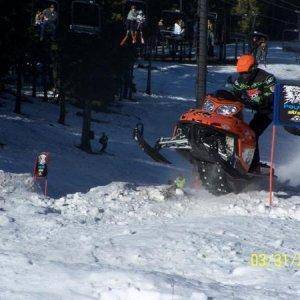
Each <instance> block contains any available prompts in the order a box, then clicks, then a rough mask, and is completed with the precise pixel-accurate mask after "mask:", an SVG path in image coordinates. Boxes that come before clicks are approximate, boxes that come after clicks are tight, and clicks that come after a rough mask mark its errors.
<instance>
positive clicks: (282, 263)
mask: <svg viewBox="0 0 300 300" xmlns="http://www.w3.org/2000/svg"><path fill="white" fill-rule="evenodd" d="M250 266H251V267H258V268H268V267H276V268H286V267H290V268H300V253H295V254H287V253H274V254H267V253H251V254H250Z"/></svg>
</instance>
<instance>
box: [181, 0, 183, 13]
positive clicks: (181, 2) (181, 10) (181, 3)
mask: <svg viewBox="0 0 300 300" xmlns="http://www.w3.org/2000/svg"><path fill="white" fill-rule="evenodd" d="M182 10H183V5H182V0H180V11H182Z"/></svg>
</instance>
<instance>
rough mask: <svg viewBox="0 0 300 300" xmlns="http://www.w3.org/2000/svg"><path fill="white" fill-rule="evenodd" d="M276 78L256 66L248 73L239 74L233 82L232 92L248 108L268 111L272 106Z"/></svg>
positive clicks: (270, 110)
mask: <svg viewBox="0 0 300 300" xmlns="http://www.w3.org/2000/svg"><path fill="white" fill-rule="evenodd" d="M275 85H276V78H275V77H274V75H272V74H269V73H268V72H266V71H264V70H262V69H259V68H256V69H255V70H253V71H252V72H251V73H250V74H240V75H239V77H238V78H237V79H236V80H235V81H234V82H233V93H234V94H235V95H236V96H237V97H239V98H240V99H242V101H243V102H244V103H245V105H246V106H247V107H248V108H251V109H253V110H256V111H258V112H261V113H270V112H272V108H273V94H274V90H275Z"/></svg>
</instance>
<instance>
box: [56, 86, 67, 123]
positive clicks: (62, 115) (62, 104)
mask: <svg viewBox="0 0 300 300" xmlns="http://www.w3.org/2000/svg"><path fill="white" fill-rule="evenodd" d="M58 101H59V119H58V123H59V124H62V125H65V120H66V96H65V93H64V92H63V91H60V92H59V96H58Z"/></svg>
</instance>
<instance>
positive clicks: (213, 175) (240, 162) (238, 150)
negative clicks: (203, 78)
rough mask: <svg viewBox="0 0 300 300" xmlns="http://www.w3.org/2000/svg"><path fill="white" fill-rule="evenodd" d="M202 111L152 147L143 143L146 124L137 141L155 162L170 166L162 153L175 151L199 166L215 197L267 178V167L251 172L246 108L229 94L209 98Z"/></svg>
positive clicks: (189, 115)
mask: <svg viewBox="0 0 300 300" xmlns="http://www.w3.org/2000/svg"><path fill="white" fill-rule="evenodd" d="M203 102H204V103H203V105H202V107H201V108H195V109H190V110H189V111H187V112H185V113H184V114H182V115H181V117H180V120H179V122H178V123H177V124H176V126H175V128H174V131H173V135H172V136H171V137H161V138H160V139H158V141H157V142H156V144H155V146H154V147H152V146H150V144H149V143H148V142H147V141H146V140H145V139H144V128H143V124H142V123H139V124H137V126H136V127H135V129H134V132H133V135H134V139H135V140H136V141H137V143H138V144H139V146H140V147H141V148H142V149H143V150H144V152H145V153H146V154H148V155H149V156H150V157H151V158H152V159H153V160H154V161H156V162H159V163H164V164H170V163H171V162H170V161H169V160H168V159H167V158H165V157H164V156H163V155H162V154H161V153H160V150H161V149H166V148H168V149H175V150H176V151H177V152H178V153H179V154H181V155H182V156H183V157H184V158H186V159H187V160H188V161H189V162H190V163H192V164H194V165H195V166H196V169H197V172H198V174H199V178H200V180H201V182H202V184H203V185H204V186H205V187H206V189H207V190H208V191H210V192H211V193H213V194H227V193H230V192H236V193H238V192H240V191H241V190H242V189H243V188H244V187H245V185H246V184H247V183H249V180H251V179H253V178H255V177H256V178H257V176H266V175H267V174H269V172H270V168H269V167H268V166H267V165H262V166H261V172H260V173H259V174H258V173H257V174H255V173H250V172H249V169H250V166H251V163H252V160H253V157H254V152H255V148H256V137H255V133H254V131H253V130H252V129H251V128H250V126H249V125H248V124H247V123H246V122H245V121H244V119H243V110H244V107H245V106H244V104H243V103H242V102H241V101H239V99H237V98H236V97H235V96H234V95H233V94H231V93H230V92H228V91H223V90H222V91H217V92H216V93H215V94H214V95H207V96H206V97H205V100H204V101H203Z"/></svg>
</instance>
